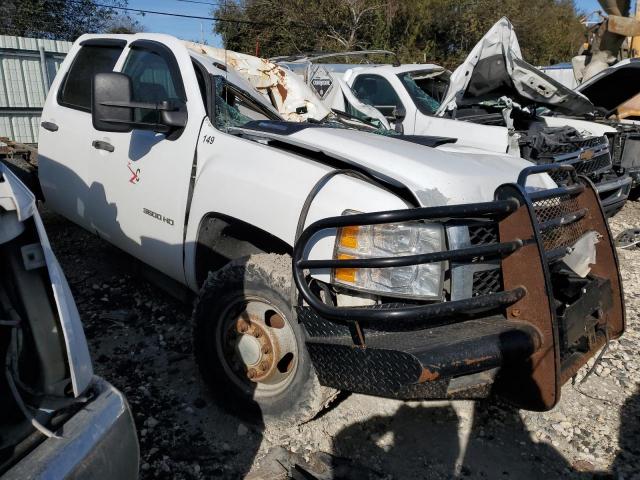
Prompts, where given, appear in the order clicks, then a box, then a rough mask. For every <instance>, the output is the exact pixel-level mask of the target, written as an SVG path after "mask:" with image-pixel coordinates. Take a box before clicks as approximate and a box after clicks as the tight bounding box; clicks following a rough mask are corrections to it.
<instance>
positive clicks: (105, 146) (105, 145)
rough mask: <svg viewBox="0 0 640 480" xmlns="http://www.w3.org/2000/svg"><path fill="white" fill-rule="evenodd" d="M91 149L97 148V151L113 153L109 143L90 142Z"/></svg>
mask: <svg viewBox="0 0 640 480" xmlns="http://www.w3.org/2000/svg"><path fill="white" fill-rule="evenodd" d="M91 145H92V146H93V148H97V149H98V150H106V151H107V152H113V151H114V150H115V148H113V145H111V144H110V143H109V142H103V141H102V140H94V141H93V142H91Z"/></svg>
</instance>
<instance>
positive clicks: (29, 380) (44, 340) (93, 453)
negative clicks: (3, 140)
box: [0, 163, 139, 480]
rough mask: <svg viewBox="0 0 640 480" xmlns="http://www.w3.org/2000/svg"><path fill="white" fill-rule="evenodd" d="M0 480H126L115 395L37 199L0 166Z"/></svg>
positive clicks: (125, 448)
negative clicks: (98, 369)
mask: <svg viewBox="0 0 640 480" xmlns="http://www.w3.org/2000/svg"><path fill="white" fill-rule="evenodd" d="M0 258H1V261H0V358H2V362H3V365H5V368H4V369H3V374H2V376H1V377H0V410H1V411H2V419H1V420H0V477H2V479H3V480H9V479H16V480H23V479H26V478H42V479H45V478H46V479H54V478H55V479H62V478H97V479H111V478H122V479H134V478H137V476H138V457H139V453H138V441H137V437H136V431H135V425H134V423H133V418H132V415H131V411H130V410H129V406H128V404H127V402H126V400H125V399H124V397H123V395H122V394H121V393H120V392H119V391H118V390H116V389H115V388H114V387H112V386H111V385H109V384H108V383H107V382H106V381H104V380H103V379H101V378H99V377H97V376H95V375H94V374H93V369H92V366H91V358H90V357H89V350H88V346H87V342H86V340H85V337H84V332H83V330H82V323H81V321H80V318H79V315H78V311H77V309H76V306H75V303H74V301H73V297H72V295H71V292H70V290H69V286H68V285H67V281H66V279H65V277H64V274H63V272H62V270H61V268H60V265H59V264H58V262H57V260H56V258H55V256H54V254H53V252H52V250H51V246H50V245H49V240H48V238H47V234H46V232H45V230H44V227H43V225H42V220H41V219H40V216H39V214H38V211H37V209H36V204H35V198H34V196H33V195H32V194H31V192H30V191H29V190H28V189H27V188H26V187H25V186H24V184H22V183H21V182H20V181H19V180H18V179H17V178H16V177H15V176H14V175H13V174H12V173H11V172H10V171H9V170H8V169H7V168H6V166H5V165H3V164H2V163H0Z"/></svg>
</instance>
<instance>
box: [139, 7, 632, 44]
mask: <svg viewBox="0 0 640 480" xmlns="http://www.w3.org/2000/svg"><path fill="white" fill-rule="evenodd" d="M197 1H199V2H203V3H206V4H203V3H190V2H186V1H179V0H129V7H130V8H138V9H142V10H155V11H162V12H171V13H180V14H184V15H195V16H200V17H209V18H210V17H211V11H212V10H213V8H215V7H214V5H215V4H217V3H219V2H220V1H221V0H197ZM222 1H223V0H222ZM318 1H321V0H318ZM575 3H576V6H577V7H578V9H579V10H581V11H582V12H584V13H591V12H593V11H595V10H599V9H600V4H599V3H598V1H597V0H575ZM634 3H635V2H634ZM133 16H134V18H136V19H137V20H138V21H139V22H140V23H142V24H143V25H144V27H145V30H146V31H148V32H158V33H169V34H171V35H175V36H176V37H179V38H182V39H184V40H197V41H200V39H201V38H203V39H204V41H205V42H206V43H208V44H209V45H214V46H216V47H220V46H221V42H220V38H218V37H217V36H215V35H214V34H213V33H212V26H213V22H212V21H211V20H197V19H192V18H179V17H167V16H163V15H153V14H147V15H145V16H139V15H135V14H133ZM496 20H497V18H496ZM201 31H202V33H201Z"/></svg>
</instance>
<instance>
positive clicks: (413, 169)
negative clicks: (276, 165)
mask: <svg viewBox="0 0 640 480" xmlns="http://www.w3.org/2000/svg"><path fill="white" fill-rule="evenodd" d="M245 132H246V130H245ZM256 134H257V135H258V136H261V135H264V136H266V137H267V138H272V139H276V140H278V141H279V142H282V143H289V144H291V145H293V146H295V147H296V148H304V149H307V150H309V151H312V152H315V153H324V154H325V155H327V156H329V157H331V158H335V159H339V160H341V161H343V162H345V163H348V164H350V165H354V166H357V167H359V168H361V169H363V170H366V171H367V172H369V173H371V174H372V175H374V176H375V177H377V178H380V179H382V180H385V181H387V182H388V183H390V184H394V185H400V184H401V185H404V186H406V187H407V188H408V189H410V190H411V191H412V192H413V194H414V195H415V196H416V198H417V199H418V200H419V201H420V203H421V204H422V205H423V206H439V205H455V204H460V203H472V202H486V201H491V200H493V194H494V191H495V189H496V188H497V187H498V186H500V185H502V184H504V183H514V182H515V181H516V179H517V177H518V174H519V173H520V171H521V170H522V169H523V168H526V167H529V166H531V163H530V162H528V161H526V160H523V159H521V158H517V157H513V156H510V155H493V154H486V153H475V152H473V153H472V152H468V153H464V154H463V153H457V152H451V151H444V150H440V149H437V148H428V147H425V146H422V145H417V144H413V143H410V142H406V141H403V140H399V139H395V138H391V137H386V136H382V135H376V134H373V133H367V132H361V131H356V130H347V129H340V128H321V127H313V128H300V129H297V130H296V131H295V132H293V133H291V134H289V135H286V134H283V135H278V134H268V133H265V132H263V131H261V132H256ZM446 148H448V149H451V148H453V146H446ZM555 186H556V184H555V183H554V182H553V180H551V178H550V177H549V176H548V175H546V174H542V175H534V176H532V177H530V180H529V183H528V185H527V187H528V188H531V189H540V188H543V189H546V188H554V187H555Z"/></svg>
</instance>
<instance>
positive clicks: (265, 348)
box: [261, 345, 271, 355]
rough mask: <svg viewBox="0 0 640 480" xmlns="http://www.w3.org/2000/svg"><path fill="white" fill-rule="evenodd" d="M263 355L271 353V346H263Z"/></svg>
mask: <svg viewBox="0 0 640 480" xmlns="http://www.w3.org/2000/svg"><path fill="white" fill-rule="evenodd" d="M261 351H262V353H264V354H265V355H268V354H269V352H271V349H270V348H269V345H263V346H262V350H261Z"/></svg>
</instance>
